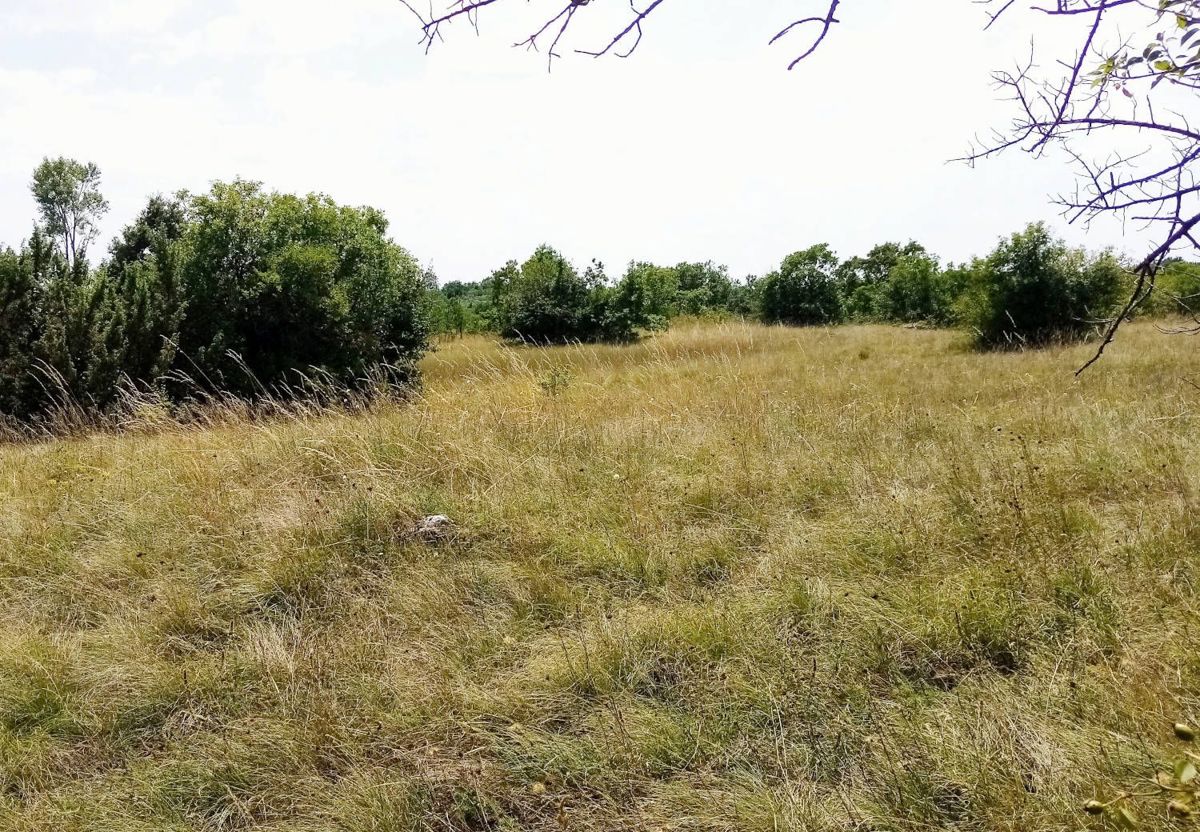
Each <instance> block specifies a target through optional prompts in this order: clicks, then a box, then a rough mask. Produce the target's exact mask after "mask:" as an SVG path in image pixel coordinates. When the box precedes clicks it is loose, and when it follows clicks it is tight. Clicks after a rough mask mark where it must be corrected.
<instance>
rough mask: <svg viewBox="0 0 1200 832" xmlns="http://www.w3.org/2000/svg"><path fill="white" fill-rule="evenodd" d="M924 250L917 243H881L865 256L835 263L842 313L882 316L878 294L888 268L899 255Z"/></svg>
mask: <svg viewBox="0 0 1200 832" xmlns="http://www.w3.org/2000/svg"><path fill="white" fill-rule="evenodd" d="M925 254H926V251H925V247H924V246H922V245H921V244H919V243H915V242H909V243H907V244H905V245H900V244H899V243H881V244H879V245H877V246H875V247H874V248H872V249H871V250H870V251H869V252H868V253H867V255H866V256H865V257H851V258H850V259H848V260H846V261H845V262H843V263H842V264H841V265H840V266H838V267H837V276H838V283H839V284H840V288H841V292H842V306H843V308H844V310H845V314H846V317H847V318H849V319H850V320H853V321H875V320H881V319H886V315H885V314H884V312H883V311H882V310H881V309H880V297H879V296H880V293H881V291H882V290H883V287H884V286H885V284H886V283H887V280H888V278H889V277H890V276H891V273H892V269H893V268H895V266H896V264H897V263H898V262H899V261H900V259H901V258H903V257H918V256H921V255H925Z"/></svg>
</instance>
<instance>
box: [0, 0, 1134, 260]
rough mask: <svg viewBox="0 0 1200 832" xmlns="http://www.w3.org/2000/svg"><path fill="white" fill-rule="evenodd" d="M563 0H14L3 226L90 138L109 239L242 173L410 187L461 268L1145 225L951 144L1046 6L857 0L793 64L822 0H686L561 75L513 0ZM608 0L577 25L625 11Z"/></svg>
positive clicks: (6, 42)
mask: <svg viewBox="0 0 1200 832" xmlns="http://www.w3.org/2000/svg"><path fill="white" fill-rule="evenodd" d="M554 2H555V0H533V2H532V3H530V4H528V5H527V4H524V3H517V2H514V1H513V0H510V3H502V4H500V5H499V7H500V9H501V10H500V11H499V12H496V13H494V14H492V15H491V16H487V15H485V16H484V17H483V20H482V24H483V27H482V35H481V36H480V37H476V36H475V34H474V33H473V32H472V31H471V30H470V29H468V28H465V27H461V26H460V27H457V28H456V29H451V30H448V35H449V37H448V40H447V42H446V43H445V44H442V45H439V46H437V47H436V48H435V49H434V50H433V53H432V54H431V55H429V56H428V57H427V56H425V55H424V54H423V51H422V49H421V48H420V47H419V46H418V45H417V39H418V32H417V28H416V26H415V20H414V18H412V16H411V15H410V14H409V12H408V11H406V10H405V9H404V8H403V7H402V6H401V5H400V4H399V3H398V2H397V0H0V159H3V163H2V165H0V242H4V243H9V244H17V243H19V242H20V241H21V239H23V238H25V237H26V236H28V233H29V230H30V228H31V227H32V222H33V217H34V207H33V203H32V200H31V198H30V196H29V193H28V182H29V178H30V174H31V172H32V170H33V167H34V166H35V165H36V164H37V163H38V162H39V161H40V160H41V159H42V157H43V156H57V155H60V154H62V155H68V156H73V157H76V158H79V159H81V160H91V161H94V162H96V163H97V164H99V165H100V167H101V169H102V171H103V175H104V190H105V193H106V194H107V196H108V197H109V200H110V202H111V204H112V211H111V213H110V214H109V216H108V217H107V218H106V221H105V228H104V235H103V238H102V241H104V244H105V245H106V241H107V240H108V238H109V237H111V235H112V234H113V233H114V232H115V231H116V230H117V229H119V227H120V226H121V225H123V224H125V223H126V222H128V221H129V220H130V219H131V218H132V217H133V216H134V215H135V214H136V213H137V211H138V210H139V209H140V207H141V206H142V204H143V203H144V201H145V199H146V197H147V196H148V195H150V194H152V193H155V192H173V191H175V190H178V189H180V188H187V189H189V190H203V189H205V188H207V187H208V185H209V183H211V182H212V181H213V180H216V179H231V178H233V177H235V176H241V177H246V178H251V179H257V180H261V181H263V182H265V183H266V184H267V185H268V186H270V187H272V188H275V189H279V190H288V191H300V192H308V191H322V192H325V193H328V194H330V195H331V196H333V197H334V198H336V199H337V200H339V201H342V202H349V203H354V204H369V205H374V206H377V207H379V208H382V209H383V210H384V211H385V212H386V213H387V216H388V218H389V219H390V221H391V234H392V236H393V237H394V238H395V239H396V240H397V241H398V242H400V243H401V244H403V245H404V246H406V247H407V248H408V249H409V250H411V251H412V252H413V253H414V254H415V255H416V256H417V257H418V258H419V259H420V260H422V262H425V263H432V264H433V266H434V267H435V269H436V270H437V272H438V274H439V276H440V277H441V279H442V280H443V281H447V280H454V279H460V280H477V279H479V278H481V277H484V276H486V274H487V273H488V272H489V271H491V269H493V268H494V267H496V266H497V265H499V264H501V263H502V262H504V261H505V260H508V259H510V258H521V257H524V256H525V255H527V254H528V253H529V252H530V251H531V250H532V249H533V247H534V246H535V245H537V244H538V243H541V242H549V243H551V244H553V245H555V246H556V247H558V248H560V249H561V250H562V251H563V252H564V253H565V254H567V255H568V256H569V257H571V258H572V259H574V260H576V261H578V262H581V263H583V262H586V261H587V260H589V259H590V258H593V257H595V258H599V259H601V260H603V261H604V262H605V264H606V265H607V266H608V267H609V271H610V273H614V272H616V273H619V272H620V271H621V270H622V267H623V265H624V264H625V263H626V262H627V261H629V260H630V259H639V260H651V261H655V262H663V263H673V262H676V261H680V260H685V259H687V260H707V259H712V260H716V261H719V262H722V263H727V264H728V265H729V266H730V269H731V271H732V273H733V274H734V275H735V276H741V275H744V274H747V273H762V272H764V271H767V270H769V269H770V268H772V267H773V266H774V265H775V264H777V263H778V262H779V260H780V259H781V258H782V257H783V256H784V255H785V254H787V253H788V252H791V251H794V250H796V249H799V248H803V247H806V246H808V245H811V244H813V243H817V242H828V243H830V244H832V246H833V247H834V249H835V250H836V251H837V252H838V253H839V254H840V255H841V256H843V257H845V256H850V255H852V254H857V253H861V252H864V251H865V250H866V249H868V248H869V247H870V246H871V245H873V244H874V243H877V242H881V241H885V240H892V239H894V240H906V239H909V238H913V239H917V240H919V241H921V242H923V243H925V244H926V245H927V246H928V247H929V248H931V249H933V250H934V251H936V252H938V253H939V254H941V255H942V256H943V258H945V259H951V260H961V259H964V258H966V257H968V256H970V255H972V254H977V253H984V252H985V251H986V250H987V249H989V248H990V247H991V246H992V245H993V244H994V242H995V240H996V238H997V237H998V236H1000V235H1002V234H1006V233H1008V232H1011V231H1013V230H1016V229H1018V228H1020V227H1021V226H1023V225H1024V224H1025V223H1026V222H1028V221H1031V220H1038V219H1042V220H1046V221H1048V222H1050V223H1051V224H1052V225H1054V226H1055V227H1056V228H1057V229H1058V230H1059V231H1061V232H1062V233H1063V234H1064V235H1065V236H1067V237H1068V238H1069V239H1071V240H1073V241H1080V242H1082V241H1086V242H1087V243H1088V244H1089V245H1091V246H1093V247H1097V248H1099V247H1103V246H1109V245H1111V246H1114V247H1116V248H1117V249H1119V250H1120V249H1123V248H1124V247H1125V245H1126V240H1124V239H1122V237H1121V235H1120V229H1119V228H1116V227H1111V226H1107V227H1097V228H1094V229H1093V230H1092V232H1091V233H1090V234H1089V235H1087V236H1086V237H1085V235H1084V234H1083V232H1082V230H1079V229H1071V228H1068V227H1066V226H1065V225H1063V223H1062V222H1061V221H1060V220H1059V219H1058V217H1057V213H1056V211H1055V210H1054V209H1053V207H1052V206H1051V205H1050V204H1049V201H1048V199H1047V196H1048V195H1049V194H1051V193H1053V192H1057V191H1061V190H1064V189H1067V188H1069V187H1070V185H1071V182H1072V179H1071V177H1070V174H1069V171H1068V170H1067V169H1066V168H1065V167H1064V166H1063V164H1062V162H1061V160H1056V159H1044V160H1040V161H1037V160H1033V159H1030V158H1027V157H1024V156H1022V155H1020V154H1013V155H1011V156H1009V157H1007V158H1003V159H1000V160H998V161H994V162H990V163H988V164H984V165H982V166H980V167H978V168H976V169H974V170H972V169H969V168H967V167H965V166H963V165H959V164H948V163H947V160H948V159H950V158H952V157H955V156H957V155H958V154H960V153H961V152H963V151H964V150H965V149H966V148H967V145H968V142H969V140H970V139H971V138H972V136H973V135H975V134H976V133H979V132H985V131H986V130H987V128H989V127H991V126H995V125H1002V124H1003V123H1004V122H1005V120H1006V118H1007V116H1008V114H1009V111H1008V110H1007V107H1006V105H1004V104H1003V103H1000V102H997V101H996V100H995V93H994V92H993V90H992V88H991V85H990V81H989V72H990V70H992V69H996V68H1001V67H1010V66H1012V65H1013V64H1014V63H1015V61H1016V59H1017V58H1018V57H1020V56H1021V55H1023V54H1026V53H1027V52H1028V49H1029V38H1030V34H1031V30H1032V27H1033V26H1035V25H1038V26H1040V27H1041V29H1042V30H1041V31H1040V32H1039V35H1038V38H1039V41H1041V42H1048V41H1050V40H1052V39H1053V38H1055V37H1057V34H1056V33H1055V32H1054V31H1046V30H1045V26H1046V25H1047V24H1046V22H1045V20H1044V19H1040V18H1038V19H1035V18H1034V17H1031V16H1029V15H1025V16H1022V17H1014V18H1013V19H1012V20H1011V21H1009V22H1008V23H1007V24H1006V25H1005V26H1001V27H998V28H996V29H993V30H992V31H991V32H987V33H985V32H983V31H982V29H983V26H982V24H983V23H984V22H985V21H984V18H983V14H982V11H981V9H980V7H979V6H978V5H976V4H974V3H972V2H970V0H903V2H902V1H901V0H847V2H845V3H843V11H842V14H841V17H842V20H843V23H842V24H841V25H840V26H838V27H837V28H836V29H835V31H834V32H833V34H832V35H831V37H830V39H829V40H828V41H827V42H826V44H825V46H824V47H823V48H822V50H821V51H820V52H818V53H817V54H816V55H814V56H813V57H812V58H811V59H810V60H809V61H807V62H806V63H804V64H802V65H801V66H800V67H798V68H797V69H796V70H794V71H793V72H787V71H786V70H785V67H786V65H787V63H788V61H789V59H790V58H791V57H792V56H793V54H794V52H795V51H796V49H798V48H803V46H804V45H805V38H806V35H805V33H797V34H796V35H795V36H794V37H792V38H790V39H789V40H787V41H785V42H784V43H782V44H777V45H776V46H774V47H768V46H767V45H766V42H767V40H768V39H769V37H770V36H771V35H772V34H774V32H775V31H776V30H777V29H778V28H779V27H780V26H782V25H783V24H784V23H786V22H788V21H789V20H792V19H795V18H796V17H798V16H802V15H804V14H807V13H811V11H812V9H813V8H814V7H815V6H814V3H815V0H753V2H749V1H748V0H667V2H665V3H664V4H663V5H662V7H661V8H660V9H659V10H658V11H656V12H655V13H654V16H653V17H652V18H651V21H650V23H649V25H648V27H647V32H646V37H645V40H644V41H643V43H642V46H641V48H640V49H639V51H638V52H637V53H636V54H635V55H634V56H633V57H632V58H630V59H629V60H627V61H621V60H608V59H602V60H592V59H590V58H586V57H582V56H573V55H567V57H566V58H565V59H564V60H562V61H560V62H557V63H556V64H555V68H554V71H553V73H547V71H546V63H545V60H544V58H543V57H541V56H537V55H532V54H529V53H527V52H525V51H522V50H517V49H512V48H510V47H509V44H511V43H512V42H513V41H514V40H515V39H517V38H516V36H517V35H519V34H520V35H523V34H525V33H526V32H525V30H526V29H527V28H528V23H529V22H530V21H531V19H532V18H530V17H525V18H523V19H518V18H510V17H509V16H508V13H507V12H505V11H504V10H503V9H504V7H505V6H506V5H510V4H511V5H512V6H513V7H514V8H515V9H516V13H517V14H518V15H526V14H536V13H537V12H538V11H539V10H542V9H546V8H549V7H550V6H553V5H554ZM557 2H558V3H559V4H560V5H561V0H557ZM606 6H609V7H612V9H613V11H614V12H615V11H619V10H620V8H621V7H625V8H626V9H627V8H628V7H627V6H626V5H625V4H623V3H618V2H616V0H613V2H611V3H605V4H597V5H596V7H594V8H595V13H594V14H595V15H603V14H605V13H606V11H605V7H606ZM751 9H752V10H751ZM527 10H528V11H527ZM587 11H588V13H587V14H586V15H581V16H580V21H581V22H580V24H579V27H578V30H577V31H576V32H575V35H574V41H573V42H572V44H571V45H572V46H578V47H581V48H583V47H594V46H595V45H596V44H598V43H601V42H603V41H605V40H606V36H607V35H609V34H610V33H611V27H610V26H608V25H606V22H605V21H601V20H600V19H599V18H598V17H597V19H596V20H595V21H594V22H593V23H589V22H588V20H589V18H591V17H593V16H594V14H593V11H592V10H587ZM1130 246H1131V247H1132V243H1130ZM102 247H103V246H100V248H102Z"/></svg>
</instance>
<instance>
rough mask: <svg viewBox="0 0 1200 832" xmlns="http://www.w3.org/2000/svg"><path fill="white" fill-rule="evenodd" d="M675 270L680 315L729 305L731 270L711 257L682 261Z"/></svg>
mask: <svg viewBox="0 0 1200 832" xmlns="http://www.w3.org/2000/svg"><path fill="white" fill-rule="evenodd" d="M672 271H674V273H675V279H676V280H675V282H676V298H675V309H676V311H677V312H678V314H680V315H707V314H711V313H713V312H725V311H727V310H728V309H729V301H730V297H731V296H732V294H733V286H734V284H733V281H732V280H730V279H729V270H728V269H727V268H726V267H725V266H718V265H716V264H714V263H713V262H712V261H711V260H708V261H706V262H704V263H680V264H679V265H677V266H676V267H675V268H674V269H673V270H672Z"/></svg>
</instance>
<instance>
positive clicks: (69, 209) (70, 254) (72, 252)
mask: <svg viewBox="0 0 1200 832" xmlns="http://www.w3.org/2000/svg"><path fill="white" fill-rule="evenodd" d="M30 187H31V190H32V191H33V198H34V201H35V202H36V203H37V206H38V213H39V214H40V215H41V219H42V226H43V228H45V230H46V233H47V234H49V235H50V236H51V237H52V238H54V239H55V240H57V241H58V242H59V244H60V245H61V247H62V249H61V250H62V255H63V257H64V258H65V259H66V265H67V268H68V269H74V268H75V266H76V264H77V263H78V262H79V261H81V260H83V259H84V258H85V257H86V254H87V247H88V245H89V244H91V242H92V241H93V240H94V239H95V238H96V235H97V234H98V233H99V227H98V223H99V221H100V218H101V217H103V216H104V214H105V213H106V212H107V211H108V201H107V200H106V199H105V198H104V195H103V194H102V193H100V168H98V167H96V165H95V164H94V163H92V162H87V163H84V162H77V161H76V160H74V159H68V158H66V157H63V156H60V157H58V158H57V159H49V158H46V159H43V160H42V163H41V164H40V165H38V166H37V168H36V169H35V170H34V172H33V182H32V183H31V185H30Z"/></svg>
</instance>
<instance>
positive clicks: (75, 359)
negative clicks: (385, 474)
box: [0, 159, 429, 420]
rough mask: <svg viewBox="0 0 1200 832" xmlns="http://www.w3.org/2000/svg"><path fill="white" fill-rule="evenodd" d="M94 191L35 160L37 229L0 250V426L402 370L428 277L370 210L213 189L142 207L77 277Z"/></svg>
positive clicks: (63, 169)
mask: <svg viewBox="0 0 1200 832" xmlns="http://www.w3.org/2000/svg"><path fill="white" fill-rule="evenodd" d="M98 184H99V171H98V170H96V168H95V166H94V165H82V164H80V163H77V162H73V161H71V160H67V159H58V160H53V161H51V160H47V161H45V162H43V163H42V165H40V166H39V167H38V169H37V171H36V172H35V174H34V181H33V191H34V196H35V198H36V200H37V202H38V206H39V211H40V213H41V215H42V221H43V222H42V225H41V226H39V227H38V228H36V229H35V231H34V234H33V236H32V237H31V238H30V240H29V241H28V242H27V243H26V244H25V245H24V246H22V247H21V249H20V250H19V251H16V250H12V249H4V250H0V414H3V415H5V416H8V417H15V418H17V419H20V420H28V419H31V418H38V417H40V416H43V415H45V414H47V413H48V412H53V413H54V414H55V415H56V417H57V418H60V419H61V418H62V416H63V415H64V414H67V413H70V414H72V416H82V417H83V418H84V419H86V418H87V414H88V413H89V412H96V411H105V410H108V409H110V408H111V407H112V406H113V405H114V404H115V403H116V401H117V400H118V399H119V398H120V396H121V391H122V389H123V388H132V387H137V388H140V389H142V390H146V389H147V388H151V387H154V388H158V392H159V393H175V394H177V395H186V394H191V393H194V392H195V386H196V385H199V386H201V387H204V388H207V389H208V390H209V391H210V392H221V393H234V394H239V395H246V396H254V395H257V394H260V393H263V392H272V393H274V394H276V395H278V394H279V393H285V394H290V393H291V392H294V391H295V390H296V389H297V387H296V382H298V381H299V380H300V379H299V378H297V377H293V375H294V374H295V373H297V372H300V373H305V374H315V375H316V376H318V377H319V378H320V379H321V381H323V382H329V381H333V382H336V383H337V384H340V385H345V386H354V385H356V384H358V383H359V382H360V381H361V380H363V379H364V378H365V377H366V376H367V375H369V374H371V373H372V372H374V368H376V367H379V366H385V367H387V368H389V370H390V374H391V376H392V377H393V378H396V377H399V378H402V379H403V378H408V377H409V376H410V375H411V374H412V373H413V372H414V371H415V370H414V367H415V361H416V359H417V358H418V357H419V356H420V355H421V353H422V351H423V350H424V348H425V343H426V324H425V316H426V312H427V310H426V307H425V302H424V295H425V291H426V290H425V283H424V281H425V280H426V279H427V277H428V276H429V275H428V274H427V273H426V272H423V271H422V270H421V268H420V267H419V266H418V265H417V263H416V261H415V260H414V259H413V258H412V257H411V256H410V255H409V254H408V253H407V252H406V251H404V250H403V249H402V248H400V247H399V246H397V245H395V244H394V243H392V242H391V241H390V240H388V239H387V238H386V236H385V233H386V230H387V222H386V220H385V219H384V218H383V215H382V214H381V213H380V212H378V211H376V210H375V209H372V208H352V207H347V206H341V205H338V204H336V203H335V202H333V201H332V200H331V199H329V198H328V197H325V196H319V195H309V196H307V197H297V196H289V195H283V194H277V193H269V192H267V191H265V190H263V188H262V186H261V185H259V184H257V183H252V182H244V181H240V180H239V181H235V182H233V183H228V184H225V183H217V184H216V185H214V186H213V188H212V190H211V191H210V192H209V193H207V194H201V195H198V196H188V195H187V194H182V193H181V194H178V195H176V196H175V197H163V196H156V197H153V198H151V199H150V200H149V202H148V203H147V205H146V207H145V209H144V210H143V211H142V212H141V213H140V214H139V216H138V217H137V219H136V220H135V221H134V222H133V223H131V224H130V225H128V226H127V227H126V228H124V229H123V230H122V232H121V233H120V235H118V237H117V238H116V239H115V240H114V241H113V243H112V245H111V247H110V249H109V252H110V257H109V259H108V260H107V261H105V262H104V263H102V264H101V265H100V266H99V267H98V268H94V269H93V268H92V267H91V266H90V265H89V263H88V261H87V259H86V257H85V256H84V255H85V253H86V247H87V244H88V242H89V241H90V240H91V239H92V238H93V237H94V235H95V221H96V220H97V219H98V217H99V216H100V215H101V214H102V213H103V211H104V210H105V209H106V207H107V203H106V202H105V201H104V199H103V197H102V196H101V195H100V194H99V191H98ZM189 378H190V379H191V382H187V381H186V379H189ZM167 379H170V381H171V383H170V384H169V385H165V384H164V382H165V381H166V380H167ZM289 382H290V385H291V386H285V387H280V385H281V384H287V383H289ZM301 386H302V385H301ZM168 388H169V389H168Z"/></svg>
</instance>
